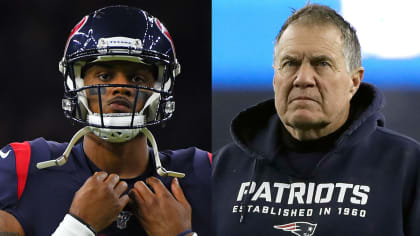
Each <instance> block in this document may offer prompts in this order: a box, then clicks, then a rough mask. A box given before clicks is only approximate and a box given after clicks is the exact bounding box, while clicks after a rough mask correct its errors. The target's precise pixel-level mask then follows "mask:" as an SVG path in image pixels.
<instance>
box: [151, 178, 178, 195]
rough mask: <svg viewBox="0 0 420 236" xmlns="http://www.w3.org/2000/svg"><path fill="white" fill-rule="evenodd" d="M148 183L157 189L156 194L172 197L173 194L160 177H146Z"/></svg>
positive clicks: (154, 189)
mask: <svg viewBox="0 0 420 236" xmlns="http://www.w3.org/2000/svg"><path fill="white" fill-rule="evenodd" d="M146 183H147V184H149V185H150V187H152V188H153V191H155V193H156V196H158V197H169V198H172V194H171V193H170V192H169V191H168V189H167V188H166V187H165V185H163V183H162V181H160V179H158V178H156V177H153V176H152V177H149V178H147V179H146Z"/></svg>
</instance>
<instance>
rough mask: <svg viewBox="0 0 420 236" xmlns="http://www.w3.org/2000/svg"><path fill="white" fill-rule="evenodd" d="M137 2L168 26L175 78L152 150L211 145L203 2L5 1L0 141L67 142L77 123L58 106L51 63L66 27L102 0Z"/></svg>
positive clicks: (207, 6) (57, 80) (57, 78)
mask: <svg viewBox="0 0 420 236" xmlns="http://www.w3.org/2000/svg"><path fill="white" fill-rule="evenodd" d="M119 4H122V5H129V6H134V7H139V8H142V9H144V10H146V11H148V12H149V13H150V14H152V15H154V16H156V17H158V18H159V19H160V21H161V22H162V23H163V24H164V25H165V26H166V28H167V29H168V31H169V32H170V34H171V36H172V38H173V41H174V44H175V48H176V52H177V57H178V60H179V61H180V63H181V68H182V70H181V74H180V75H179V76H178V77H177V81H176V83H175V100H176V111H175V114H174V117H173V119H172V120H170V121H168V122H167V123H166V125H165V126H166V127H165V128H163V129H161V128H160V127H155V128H153V129H152V132H153V133H154V134H155V136H156V139H157V143H158V146H159V148H160V149H176V148H183V147H187V146H197V147H200V148H202V149H205V150H210V147H211V1H210V0H205V1H193V0H189V1H188V0H187V1H163V0H162V1H160V0H153V1H143V0H137V1H104V0H89V1H82V0H72V1H47V0H31V1H23V0H17V1H7V2H4V3H3V4H2V7H3V10H2V14H1V16H0V17H1V21H0V22H1V23H0V24H1V28H2V29H3V30H2V32H1V37H0V55H1V56H0V62H1V63H0V65H1V81H2V86H0V146H1V147H2V146H4V145H6V144H7V143H10V142H15V141H19V142H21V141H25V140H31V139H34V138H36V137H44V138H46V139H50V140H56V141H61V142H67V141H69V139H70V138H71V137H72V135H73V134H74V133H75V132H76V131H77V130H78V129H79V128H80V126H78V125H74V124H72V122H71V121H70V120H67V119H66V118H65V117H64V115H63V112H62V109H61V99H62V96H63V78H62V76H61V74H60V73H59V71H58V62H59V60H60V59H61V58H62V56H63V51H64V46H65V43H66V40H67V37H68V36H69V34H70V31H71V29H72V28H73V26H74V25H75V24H76V23H78V22H79V20H80V19H81V18H82V17H83V16H85V15H86V14H88V13H90V12H92V11H94V10H96V9H99V8H102V7H104V6H109V5H119Z"/></svg>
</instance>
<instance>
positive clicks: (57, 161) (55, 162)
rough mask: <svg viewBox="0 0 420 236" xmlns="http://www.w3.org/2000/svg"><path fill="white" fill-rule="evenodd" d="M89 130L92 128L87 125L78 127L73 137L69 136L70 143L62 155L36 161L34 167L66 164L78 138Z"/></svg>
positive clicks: (42, 167)
mask: <svg viewBox="0 0 420 236" xmlns="http://www.w3.org/2000/svg"><path fill="white" fill-rule="evenodd" d="M90 132H92V130H91V129H90V128H89V127H88V126H86V127H84V128H82V129H80V130H79V131H77V133H76V134H75V135H74V136H73V138H71V140H70V143H69V144H68V145H67V147H66V150H64V152H63V155H61V156H60V157H58V158H57V159H55V160H50V161H42V162H38V163H37V164H36V167H37V168H38V169H40V170H41V169H45V168H49V167H53V166H62V165H64V164H66V162H67V160H68V158H69V155H70V152H71V149H72V148H73V146H74V145H75V144H76V143H77V141H79V139H80V138H82V137H83V136H85V135H86V134H88V133H90Z"/></svg>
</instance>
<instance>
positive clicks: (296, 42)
mask: <svg viewBox="0 0 420 236" xmlns="http://www.w3.org/2000/svg"><path fill="white" fill-rule="evenodd" d="M342 45H343V44H342V39H341V34H340V31H339V30H338V29H337V27H335V26H334V25H331V24H322V25H319V24H301V23H294V24H291V25H290V26H289V27H288V28H287V29H286V30H285V31H284V33H283V34H282V36H281V38H280V39H279V41H278V42H277V44H276V56H281V55H285V54H287V55H294V54H297V55H299V54H301V53H308V54H313V55H323V54H327V55H328V54H330V55H333V54H338V53H340V54H342V48H343V47H342Z"/></svg>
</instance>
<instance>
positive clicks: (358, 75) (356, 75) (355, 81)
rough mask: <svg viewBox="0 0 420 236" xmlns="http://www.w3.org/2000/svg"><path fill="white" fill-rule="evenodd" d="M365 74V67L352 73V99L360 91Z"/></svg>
mask: <svg viewBox="0 0 420 236" xmlns="http://www.w3.org/2000/svg"><path fill="white" fill-rule="evenodd" d="M364 73H365V68H363V67H359V68H357V69H355V70H354V71H353V72H352V74H351V85H350V93H351V97H353V96H354V94H355V93H356V92H357V90H358V89H359V86H360V83H361V82H362V80H363V75H364Z"/></svg>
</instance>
